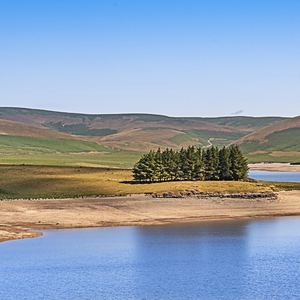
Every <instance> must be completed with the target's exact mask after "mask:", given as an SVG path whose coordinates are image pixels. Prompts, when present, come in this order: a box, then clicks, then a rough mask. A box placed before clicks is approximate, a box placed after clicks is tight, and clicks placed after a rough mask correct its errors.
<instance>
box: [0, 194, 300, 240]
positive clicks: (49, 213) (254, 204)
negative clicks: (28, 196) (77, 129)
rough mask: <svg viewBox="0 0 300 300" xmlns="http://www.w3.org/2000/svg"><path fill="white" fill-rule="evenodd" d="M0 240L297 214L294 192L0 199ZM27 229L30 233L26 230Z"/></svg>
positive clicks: (299, 206) (298, 196) (299, 213)
mask: <svg viewBox="0 0 300 300" xmlns="http://www.w3.org/2000/svg"><path fill="white" fill-rule="evenodd" d="M0 209H1V216H0V242H4V241H8V240H15V239H22V238H32V237H38V236H41V235H42V233H41V232H34V230H44V229H71V228H87V227H110V226H143V225H164V224H172V223H189V222H200V221H216V220H235V219H250V218H271V217H284V216H300V191H298V190H297V191H282V192H279V193H278V198H277V199H274V198H271V197H270V198H253V199H251V198H250V199H249V198H247V199H245V198H230V197H228V198H227V197H226V198H222V197H218V196H217V195H216V196H213V197H211V196H210V197H203V196H187V197H184V198H153V197H152V196H144V195H133V196H124V197H105V198H83V199H82V198H74V199H72V198H71V199H44V200H17V201H14V200H11V201H1V202H0ZM28 230H30V231H28Z"/></svg>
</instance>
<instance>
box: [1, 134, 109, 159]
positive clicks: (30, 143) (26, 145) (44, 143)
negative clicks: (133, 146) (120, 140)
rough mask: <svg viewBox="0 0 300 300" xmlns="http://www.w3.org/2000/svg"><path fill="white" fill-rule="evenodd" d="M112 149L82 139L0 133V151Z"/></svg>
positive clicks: (52, 151)
mask: <svg viewBox="0 0 300 300" xmlns="http://www.w3.org/2000/svg"><path fill="white" fill-rule="evenodd" d="M90 151H97V152H101V151H109V152H111V151H114V150H112V149H110V148H106V147H104V146H101V145H99V144H97V143H93V142H86V141H82V140H72V139H58V138H43V137H30V136H15V135H0V153H2V154H29V153H57V152H60V153H66V152H90Z"/></svg>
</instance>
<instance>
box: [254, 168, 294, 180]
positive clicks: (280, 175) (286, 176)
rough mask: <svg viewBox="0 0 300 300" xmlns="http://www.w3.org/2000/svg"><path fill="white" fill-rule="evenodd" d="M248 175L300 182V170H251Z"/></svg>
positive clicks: (256, 177) (259, 178) (260, 178)
mask: <svg viewBox="0 0 300 300" xmlns="http://www.w3.org/2000/svg"><path fill="white" fill-rule="evenodd" d="M248 176H249V177H250V178H252V179H255V180H263V181H281V182H300V172H269V171H249V175H248Z"/></svg>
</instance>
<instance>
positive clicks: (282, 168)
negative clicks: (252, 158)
mask: <svg viewBox="0 0 300 300" xmlns="http://www.w3.org/2000/svg"><path fill="white" fill-rule="evenodd" d="M248 166H249V168H250V170H251V171H254V170H257V171H273V172H300V165H291V164H289V163H257V164H248Z"/></svg>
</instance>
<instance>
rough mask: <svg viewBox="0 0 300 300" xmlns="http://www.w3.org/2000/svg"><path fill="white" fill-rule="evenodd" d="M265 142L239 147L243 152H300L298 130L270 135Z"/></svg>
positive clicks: (299, 131) (244, 144)
mask: <svg viewBox="0 0 300 300" xmlns="http://www.w3.org/2000/svg"><path fill="white" fill-rule="evenodd" d="M265 139H266V140H267V141H266V142H248V143H243V144H241V145H240V148H241V150H243V151H258V150H261V151H300V128H290V129H286V130H282V131H277V132H274V133H271V134H269V135H267V136H266V137H265Z"/></svg>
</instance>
